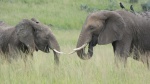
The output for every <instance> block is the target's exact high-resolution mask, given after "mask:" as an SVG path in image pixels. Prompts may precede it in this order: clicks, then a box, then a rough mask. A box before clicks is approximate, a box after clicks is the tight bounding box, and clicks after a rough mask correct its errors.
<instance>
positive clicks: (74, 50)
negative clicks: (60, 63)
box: [69, 43, 87, 54]
mask: <svg viewBox="0 0 150 84" xmlns="http://www.w3.org/2000/svg"><path fill="white" fill-rule="evenodd" d="M85 46H87V43H85V44H83V45H82V46H81V47H79V48H75V49H73V51H72V52H70V53H69V54H73V53H75V52H76V51H78V50H81V49H83V48H84V47H85Z"/></svg>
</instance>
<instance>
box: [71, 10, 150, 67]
mask: <svg viewBox="0 0 150 84" xmlns="http://www.w3.org/2000/svg"><path fill="white" fill-rule="evenodd" d="M109 43H112V46H113V50H114V53H115V63H116V65H117V66H118V61H120V62H123V65H124V67H125V66H126V63H127V58H128V57H129V56H131V53H133V54H134V55H135V56H137V57H135V56H134V59H136V60H139V58H140V57H141V59H142V58H145V60H144V59H143V61H142V62H144V63H147V67H148V68H149V61H148V60H150V59H148V58H149V56H148V52H149V51H150V19H147V18H143V16H142V15H140V14H139V15H135V14H133V13H131V12H128V11H126V10H117V11H107V10H103V11H98V12H94V13H91V14H89V15H88V16H87V18H86V21H85V23H84V25H83V27H82V30H81V33H80V36H79V39H78V42H77V46H76V48H75V49H74V51H73V52H77V55H78V56H79V57H80V58H81V59H90V58H91V57H92V56H93V47H94V46H96V45H97V44H98V45H105V44H109ZM87 45H88V53H85V47H86V46H87ZM73 52H72V53H73ZM139 55H140V57H138V56H139Z"/></svg>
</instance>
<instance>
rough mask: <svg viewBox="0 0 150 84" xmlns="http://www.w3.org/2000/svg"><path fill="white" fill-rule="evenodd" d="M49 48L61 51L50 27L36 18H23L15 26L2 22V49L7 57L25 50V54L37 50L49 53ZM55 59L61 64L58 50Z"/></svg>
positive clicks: (0, 45) (0, 48)
mask: <svg viewBox="0 0 150 84" xmlns="http://www.w3.org/2000/svg"><path fill="white" fill-rule="evenodd" d="M49 49H52V50H53V49H56V50H57V51H60V47H59V44H58V42H57V40H56V38H55V36H54V35H53V33H52V31H51V30H50V28H49V27H48V26H46V25H44V24H42V23H40V22H39V21H38V20H36V19H35V18H32V19H31V20H28V19H23V20H22V21H21V22H19V23H18V24H17V25H16V26H15V27H10V26H8V25H7V24H5V23H4V22H2V21H1V22H0V50H1V53H2V54H5V55H6V57H7V59H8V58H11V57H12V54H14V53H15V54H20V53H21V52H23V53H25V55H27V54H31V55H32V54H33V52H34V51H35V50H36V51H38V50H41V51H43V52H46V53H49ZM53 52H54V51H53ZM8 55H9V56H8ZM25 57H26V56H25ZM12 58H13V57H12ZM54 60H55V63H56V64H59V54H57V53H56V52H54Z"/></svg>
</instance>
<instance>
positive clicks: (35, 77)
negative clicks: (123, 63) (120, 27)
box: [0, 0, 150, 84]
mask: <svg viewBox="0 0 150 84" xmlns="http://www.w3.org/2000/svg"><path fill="white" fill-rule="evenodd" d="M111 1H113V2H110V0H88V1H87V0H0V20H3V21H5V22H7V23H8V24H10V25H15V24H17V23H18V22H19V21H20V20H22V19H23V18H31V17H35V18H38V19H39V20H40V21H41V22H42V23H45V24H47V25H50V24H51V25H53V27H52V30H53V32H54V34H55V36H56V38H57V40H58V42H59V44H60V47H61V50H62V51H64V52H66V53H69V52H71V51H72V49H73V48H75V46H76V43H77V39H78V36H79V33H80V30H81V28H82V25H83V23H84V20H85V18H86V16H87V15H88V12H86V11H83V10H80V6H81V4H86V5H88V7H90V8H98V9H100V10H102V9H109V8H110V7H111V6H113V9H120V7H119V5H118V3H119V2H120V1H121V2H123V3H124V5H125V6H126V7H127V8H128V7H129V6H130V4H129V3H128V0H111ZM145 1H146V0H139V2H140V3H142V2H145ZM140 3H137V4H134V7H135V10H137V11H140V10H141V8H140ZM149 72H150V71H149V70H147V68H146V66H144V65H143V64H142V62H138V61H135V60H133V59H131V58H129V59H128V64H127V68H119V69H118V68H116V67H115V65H114V54H113V49H112V46H111V45H104V46H98V45H97V46H96V47H95V48H94V55H93V57H92V58H91V59H90V60H81V59H79V57H78V56H77V55H76V54H72V55H67V54H64V55H61V56H60V66H59V67H58V68H56V67H55V66H54V57H53V53H52V52H51V53H49V54H47V53H43V52H40V51H39V52H35V53H34V60H29V61H28V62H27V66H26V67H25V65H24V62H23V60H22V59H19V60H18V61H15V60H14V61H13V62H12V63H11V64H9V63H5V62H4V63H0V84H150V73H149Z"/></svg>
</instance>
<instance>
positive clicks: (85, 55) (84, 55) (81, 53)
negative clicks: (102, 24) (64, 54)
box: [77, 35, 93, 60]
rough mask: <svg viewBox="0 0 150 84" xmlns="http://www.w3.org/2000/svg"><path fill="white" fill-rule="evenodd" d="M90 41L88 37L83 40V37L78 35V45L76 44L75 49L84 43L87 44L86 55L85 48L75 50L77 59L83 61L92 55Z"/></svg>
mask: <svg viewBox="0 0 150 84" xmlns="http://www.w3.org/2000/svg"><path fill="white" fill-rule="evenodd" d="M86 37H87V36H86ZM90 39H91V37H90V36H89V37H88V38H85V36H82V35H80V37H79V40H78V43H77V48H79V47H81V46H83V45H85V44H86V43H87V44H89V45H88V52H87V53H85V47H83V48H82V49H80V50H77V55H78V56H79V58H81V59H83V60H87V59H90V58H91V57H92V55H93V46H92V45H91V42H89V41H90Z"/></svg>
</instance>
